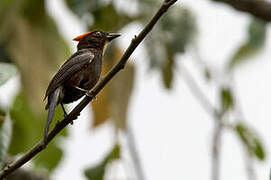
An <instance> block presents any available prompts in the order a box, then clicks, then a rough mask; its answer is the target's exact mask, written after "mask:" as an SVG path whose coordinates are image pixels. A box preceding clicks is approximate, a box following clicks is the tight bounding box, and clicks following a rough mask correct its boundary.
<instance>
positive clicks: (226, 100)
mask: <svg viewBox="0 0 271 180" xmlns="http://www.w3.org/2000/svg"><path fill="white" fill-rule="evenodd" d="M220 99H221V100H220V102H221V108H222V111H223V112H227V111H228V110H229V109H231V108H232V107H233V106H234V100H233V96H232V93H231V90H230V89H229V88H225V87H224V88H222V89H221V90H220Z"/></svg>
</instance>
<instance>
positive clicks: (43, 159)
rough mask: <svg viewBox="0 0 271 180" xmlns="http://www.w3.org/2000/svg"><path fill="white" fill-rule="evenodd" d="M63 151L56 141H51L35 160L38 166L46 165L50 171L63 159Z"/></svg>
mask: <svg viewBox="0 0 271 180" xmlns="http://www.w3.org/2000/svg"><path fill="white" fill-rule="evenodd" d="M62 155H63V152H62V150H61V149H60V148H59V147H57V145H56V141H53V143H50V144H49V145H48V146H47V147H46V149H45V150H44V151H42V152H40V153H39V155H38V156H36V157H35V158H34V159H33V161H34V163H35V165H36V166H37V167H45V168H46V169H48V170H49V171H51V170H53V169H55V168H56V166H57V165H58V163H59V162H60V160H61V159H62Z"/></svg>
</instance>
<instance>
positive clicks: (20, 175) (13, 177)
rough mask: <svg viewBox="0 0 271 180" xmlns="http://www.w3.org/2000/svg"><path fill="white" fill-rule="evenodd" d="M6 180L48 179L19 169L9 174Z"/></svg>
mask: <svg viewBox="0 0 271 180" xmlns="http://www.w3.org/2000/svg"><path fill="white" fill-rule="evenodd" d="M6 180H49V177H47V176H46V175H44V174H42V173H39V172H35V171H31V170H26V169H23V168H21V169H18V170H16V171H15V172H13V173H12V174H10V175H9V176H8V177H7V178H6Z"/></svg>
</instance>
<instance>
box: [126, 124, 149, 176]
mask: <svg viewBox="0 0 271 180" xmlns="http://www.w3.org/2000/svg"><path fill="white" fill-rule="evenodd" d="M126 136H127V140H128V146H129V150H130V155H131V157H132V159H133V162H134V167H135V171H136V175H137V179H138V180H145V179H146V178H145V176H144V171H143V168H142V165H141V162H140V158H139V155H138V151H137V148H136V142H135V137H134V134H133V130H132V129H131V128H130V127H129V125H128V126H127V131H126Z"/></svg>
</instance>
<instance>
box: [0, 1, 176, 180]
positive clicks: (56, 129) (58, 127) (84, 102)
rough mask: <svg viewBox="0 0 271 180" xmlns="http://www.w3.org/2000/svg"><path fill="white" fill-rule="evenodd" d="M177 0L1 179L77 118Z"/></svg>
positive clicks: (160, 12)
mask: <svg viewBox="0 0 271 180" xmlns="http://www.w3.org/2000/svg"><path fill="white" fill-rule="evenodd" d="M176 1H177V0H165V1H164V3H163V4H162V5H161V7H160V8H159V10H158V11H157V12H156V14H155V15H154V16H153V18H152V19H151V21H150V22H149V23H148V24H147V25H146V26H145V27H144V29H143V30H142V31H141V32H140V33H139V35H138V36H135V37H134V39H133V40H132V41H131V43H130V45H129V47H128V48H127V50H126V51H125V53H124V54H123V56H122V57H121V59H120V61H119V62H118V63H117V64H116V65H115V66H114V67H113V68H112V69H111V70H110V71H109V72H108V73H107V75H106V76H105V77H104V78H103V79H102V80H101V81H100V82H99V83H98V84H97V85H96V86H95V87H94V89H93V90H91V91H90V92H89V94H90V96H86V97H85V98H84V99H83V100H82V101H81V102H80V103H79V104H78V105H77V106H76V107H75V108H74V109H73V110H72V111H71V112H70V113H69V114H68V115H67V116H66V117H65V118H64V119H63V120H62V121H61V122H59V123H58V124H56V125H55V127H54V128H53V130H52V131H51V132H50V133H49V134H48V138H47V140H46V141H45V142H44V141H43V140H41V141H40V142H39V143H38V144H37V145H36V146H34V147H33V148H32V149H30V150H29V151H28V152H27V153H26V154H25V155H23V156H22V157H21V158H19V159H18V160H17V161H15V162H14V163H12V164H10V165H8V166H6V167H5V168H4V170H2V171H1V172H0V179H4V177H6V176H7V175H8V174H10V173H12V172H13V171H15V170H16V169H18V168H19V167H21V166H22V165H24V164H25V163H27V162H28V161H29V160H30V159H32V158H33V157H34V156H35V155H37V154H38V153H39V152H40V151H42V150H43V149H45V148H46V145H47V144H48V143H49V142H50V141H51V140H52V139H53V138H54V137H55V136H56V135H57V134H58V133H59V132H60V131H61V130H62V129H64V128H65V127H66V126H67V125H68V124H70V123H71V122H72V121H73V120H74V119H76V118H77V117H78V116H79V115H80V112H81V111H82V110H83V109H84V108H85V107H86V106H87V105H88V103H89V102H90V101H92V99H93V98H94V97H95V96H96V95H97V94H98V93H99V92H100V91H101V90H102V89H103V88H104V86H105V85H106V84H107V83H108V82H109V81H110V80H111V79H112V78H113V77H114V76H115V75H116V74H117V73H118V72H119V71H120V70H122V69H123V68H124V66H125V64H126V62H127V61H128V58H129V57H130V56H131V54H132V53H133V52H134V50H135V49H136V48H137V46H138V45H139V44H140V43H141V42H142V41H143V39H144V38H145V37H146V35H147V34H148V33H149V32H150V31H151V30H152V28H153V27H154V25H155V24H156V23H157V21H158V20H159V19H160V17H161V16H162V15H163V14H164V13H165V12H166V11H167V9H168V8H169V7H170V6H171V5H173V4H174V3H175V2H176Z"/></svg>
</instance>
